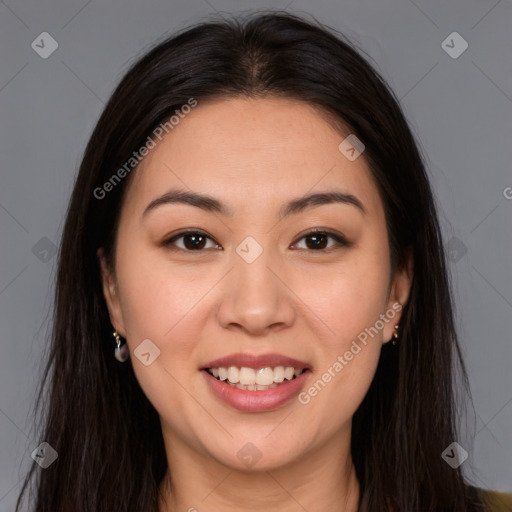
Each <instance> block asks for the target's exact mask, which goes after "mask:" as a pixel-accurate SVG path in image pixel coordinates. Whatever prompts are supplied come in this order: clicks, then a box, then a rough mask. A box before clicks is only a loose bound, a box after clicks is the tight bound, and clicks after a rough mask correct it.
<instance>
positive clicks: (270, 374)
mask: <svg viewBox="0 0 512 512" xmlns="http://www.w3.org/2000/svg"><path fill="white" fill-rule="evenodd" d="M205 371H207V372H208V373H209V374H210V375H211V376H213V377H215V378H216V379H217V380H219V381H221V382H224V383H225V384H227V385H228V386H231V387H234V388H237V389H242V390H244V391H266V390H268V389H274V388H277V387H279V386H281V385H282V384H283V383H284V384H285V383H286V382H290V381H292V380H294V379H296V378H297V377H299V376H300V375H301V374H302V373H304V372H307V371H310V370H309V369H307V368H294V367H293V366H275V367H270V366H266V367H263V368H258V369H256V370H255V369H253V368H247V367H245V366H242V367H238V366H229V367H226V366H220V367H218V368H205Z"/></svg>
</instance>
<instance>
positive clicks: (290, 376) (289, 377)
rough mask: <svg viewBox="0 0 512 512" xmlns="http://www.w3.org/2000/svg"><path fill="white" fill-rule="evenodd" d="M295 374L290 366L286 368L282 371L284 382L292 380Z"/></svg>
mask: <svg viewBox="0 0 512 512" xmlns="http://www.w3.org/2000/svg"><path fill="white" fill-rule="evenodd" d="M294 374H295V371H294V369H293V368H292V367H291V366H287V367H286V368H285V369H284V378H285V379H286V380H292V379H293V376H294Z"/></svg>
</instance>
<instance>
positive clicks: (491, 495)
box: [480, 489, 512, 512]
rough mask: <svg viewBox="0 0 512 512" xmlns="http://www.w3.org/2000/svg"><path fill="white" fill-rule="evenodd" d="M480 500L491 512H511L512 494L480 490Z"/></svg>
mask: <svg viewBox="0 0 512 512" xmlns="http://www.w3.org/2000/svg"><path fill="white" fill-rule="evenodd" d="M480 493H481V495H482V499H483V500H484V501H485V503H486V504H487V505H488V507H489V510H490V511H492V512H512V493H505V492H497V491H487V490H485V489H480Z"/></svg>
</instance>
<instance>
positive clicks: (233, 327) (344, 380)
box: [98, 97, 412, 512]
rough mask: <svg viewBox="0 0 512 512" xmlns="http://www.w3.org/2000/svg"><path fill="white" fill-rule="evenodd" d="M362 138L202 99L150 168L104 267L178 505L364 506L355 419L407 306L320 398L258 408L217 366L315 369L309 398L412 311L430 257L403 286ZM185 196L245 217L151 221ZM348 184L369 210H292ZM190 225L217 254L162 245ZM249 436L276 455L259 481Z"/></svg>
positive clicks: (294, 112) (178, 214) (283, 110)
mask: <svg viewBox="0 0 512 512" xmlns="http://www.w3.org/2000/svg"><path fill="white" fill-rule="evenodd" d="M347 135H348V132H347V133H345V134H341V133H340V132H339V131H338V130H335V129H334V128H333V127H332V125H331V124H330V123H328V122H327V119H326V117H325V116H324V115H321V113H319V112H318V111H317V110H316V109H314V108H312V107H311V106H308V105H307V104H305V103H302V102H299V101H293V100H285V99H282V98H281V99H277V98H270V97H267V98H264V99H261V98H259V99H247V98H231V99H223V100H217V101H210V102H199V104H198V106H197V107H196V108H194V109H193V110H192V112H191V113H190V114H188V115H187V116H186V117H185V118H184V119H182V120H181V121H180V123H179V125H177V126H176V127H175V128H174V129H173V130H172V131H171V132H170V133H169V134H168V135H166V136H165V138H163V140H162V141H161V142H159V143H158V145H157V146H156V147H155V148H154V149H153V150H151V151H150V153H149V155H148V156H147V157H146V158H145V159H144V160H143V162H142V163H141V164H140V166H139V168H138V169H137V170H136V171H133V172H134V173H135V175H134V176H133V181H132V182H131V183H130V185H129V187H128V190H127V194H126V197H125V201H124V204H123V207H122V211H121V218H120V224H119V230H118V234H117V246H116V254H115V269H109V268H107V265H106V264H105V260H104V258H103V254H102V251H101V250H100V251H99V252H98V256H99V258H100V260H101V263H102V279H103V290H104V295H105V299H106V302H107V306H108V309H109V313H110V318H111V321H112V325H113V326H114V327H115V329H116V330H117V331H118V332H119V334H120V335H121V336H122V337H124V338H126V341H127V343H128V346H129V349H130V354H131V364H133V367H134V371H135V373H136V376H137V379H138V381H139V382H140V385H141V387H142V389H143V390H144V392H145V393H146V395H147V396H148V398H149V400H150V401H151V403H152V404H153V405H154V407H155V408H156V410H157V411H158V413H159V415H160V422H161V426H162V433H163V436H164V441H165V447H166V455H167V459H168V462H169V468H170V471H169V473H168V475H167V477H166V479H165V480H164V483H163V485H162V486H161V492H162V497H163V498H165V500H164V499H163V498H162V500H161V504H160V510H161V511H187V510H197V511H198V512H201V511H203V510H208V511H210V512H216V511H224V510H247V511H250V510H255V511H256V510H258V511H260V510H262V508H264V509H265V510H269V511H279V512H288V511H296V510H302V508H301V506H302V507H304V508H305V509H307V510H308V511H310V512H316V511H324V510H339V509H342V508H341V507H342V506H343V505H345V504H346V506H345V508H344V510H346V511H353V510H356V508H357V502H358V499H359V484H358V482H357V479H356V477H355V472H354V468H353V463H352V459H351V455H350V437H351V420H352V416H353V414H354V412H355V411H356V410H357V408H358V406H359V405H360V403H361V401H362V400H363V398H364V396H365V394H366V392H367V390H368V388H369V386H370V383H371V381H372V378H373V376H374V373H375V370H376V367H377V363H378V359H379V354H380V350H381V348H382V344H383V343H386V342H388V341H389V340H391V339H392V336H393V332H394V325H395V324H396V323H398V322H399V320H400V314H401V313H400V312H398V313H397V314H396V316H395V317H394V319H393V320H392V321H389V322H387V323H385V324H384V328H383V329H381V330H379V332H378V334H377V335H375V336H374V337H373V338H372V337H369V338H368V343H367V345H366V346H363V345H361V346H362V350H361V351H360V352H359V353H357V355H355V356H354V358H353V359H352V360H351V361H350V362H349V363H348V364H347V365H346V366H344V368H343V370H342V371H340V372H339V373H336V376H335V377H333V378H332V380H331V382H329V383H328V384H327V385H326V386H325V387H324V388H323V389H322V390H321V391H320V392H319V393H318V394H317V395H316V396H315V397H314V398H312V399H311V401H310V402H309V403H307V404H301V403H299V402H298V400H297V397H294V398H293V399H292V400H291V401H289V402H288V403H286V404H285V405H283V406H281V407H279V408H277V409H275V410H273V411H266V412H257V413H255V412H240V411H238V410H236V409H234V408H231V407H230V406H228V405H227V404H225V403H224V402H222V401H220V400H219V399H217V398H216V397H215V396H214V395H213V394H212V392H211V390H210V388H209V386H208V385H207V383H206V382H205V379H204V376H203V375H202V374H201V372H200V371H199V369H200V368H201V367H202V365H204V364H205V363H207V362H209V361H211V360H214V359H217V358H219V357H223V356H226V355H229V354H232V353H237V352H246V353H251V354H256V355H259V354H265V353H279V354H282V355H285V356H289V357H293V358H296V359H299V360H301V361H305V362H307V363H308V364H309V365H310V366H311V367H312V370H313V371H312V373H311V374H310V375H309V376H308V381H307V382H306V384H305V386H304V388H303V389H305V390H307V389H308V388H309V387H310V386H311V385H312V384H313V383H314V382H315V381H317V380H318V379H319V378H320V377H321V376H322V374H324V373H325V372H326V371H327V369H328V368H329V367H332V366H333V364H334V363H335V361H336V360H337V357H338V356H339V355H343V354H344V353H345V352H346V351H347V350H349V348H350V346H351V343H352V341H353V340H355V339H357V336H358V334H360V333H361V332H362V331H364V329H365V328H367V327H369V326H373V325H374V324H375V322H376V320H378V318H379V315H381V314H383V313H385V312H386V311H388V310H390V309H392V306H393V304H395V305H396V303H397V302H399V303H400V304H402V305H405V303H406V302H407V298H408V294H409V288H410V281H411V276H412V262H411V261H410V259H409V260H408V262H407V265H404V266H403V267H401V268H399V269H398V270H397V271H396V272H395V274H394V275H393V276H391V275H390V273H391V270H390V258H389V245H388V238H387V230H386V223H385V217H384V210H383V205H382V201H381V199H380V197H379V193H378V189H377V187H376V184H375V183H374V181H373V178H372V175H371V173H370V171H369V169H368V166H367V164H366V162H365V159H364V154H363V155H362V156H361V157H359V158H357V159H356V160H355V161H349V160H348V159H347V158H346V157H345V156H344V155H343V154H342V153H341V152H340V151H339V149H338V145H339V144H340V142H341V141H342V140H343V139H344V138H345V136H347ZM172 188H180V189H183V190H192V191H194V192H200V193H206V194H209V195H211V196H214V197H215V198H217V199H219V200H220V201H222V202H223V203H225V204H226V205H227V206H228V207H229V208H231V209H232V210H233V212H234V213H233V216H232V217H229V216H222V215H220V214H218V213H212V212H206V211H203V210H200V209H199V208H197V207H194V206H191V205H184V204H167V205H161V206H159V207H157V208H155V209H154V210H152V211H151V212H149V213H148V214H147V215H145V216H144V218H143V217H142V212H143V211H144V209H145V208H146V206H147V205H148V204H149V203H150V202H151V201H152V200H154V199H155V198H157V197H159V196H161V195H162V194H164V193H165V192H167V191H168V190H170V189H172ZM331 190H341V191H343V192H346V193H350V194H352V195H354V196H356V197H357V198H358V199H359V200H360V201H361V202H362V204H363V205H364V208H365V210H366V213H362V212H361V211H360V210H358V209H357V208H356V207H354V206H353V205H349V204H339V203H333V204H327V205H321V206H318V207H315V208H311V209H308V210H305V211H303V212H301V213H298V214H295V215H290V216H288V217H285V218H282V219H280V217H279V210H280V208H281V205H282V204H283V203H285V202H287V201H289V200H291V199H295V198H298V197H302V196H303V195H305V194H306V193H312V192H320V191H322V192H325V191H331ZM188 228H196V229H200V230H201V231H205V232H206V234H207V235H208V236H209V237H210V238H209V239H206V245H204V244H203V246H204V248H202V249H200V250H196V251H193V244H191V243H190V239H188V240H187V239H186V238H180V239H177V240H176V241H175V243H174V247H175V250H174V251H173V250H172V249H171V248H172V247H173V246H172V245H171V246H169V247H165V246H162V242H163V241H164V240H167V239H169V238H171V236H172V235H175V234H177V233H178V232H179V231H181V230H184V229H188ZM312 228H325V229H326V230H329V231H334V232H338V233H340V234H342V235H344V236H345V237H346V238H347V239H348V241H349V242H350V243H351V245H350V246H348V247H344V246H339V247H338V248H335V247H336V246H337V244H336V241H335V240H333V239H331V238H327V239H326V240H325V241H324V242H323V243H324V245H322V247H326V246H328V247H327V249H325V250H321V249H316V248H315V246H314V243H311V239H310V238H309V239H308V238H304V236H305V235H306V234H308V232H309V231H310V230H311V229H312ZM247 236H251V237H253V238H254V239H255V240H256V241H257V242H258V243H259V245H260V246H261V247H262V248H263V252H262V254H261V255H260V256H259V257H258V258H257V259H256V260H255V261H254V262H252V263H247V262H246V261H245V260H244V259H242V258H241V257H240V256H239V254H237V252H236V248H237V246H238V245H239V244H240V243H241V242H242V241H243V240H244V239H245V238H246V237H247ZM308 240H309V243H308ZM192 242H193V241H192ZM184 244H187V245H184ZM191 246H192V249H190V247H191ZM203 246H201V247H203ZM184 247H189V249H188V252H186V251H187V249H185V248H184ZM329 247H333V249H329ZM180 248H181V249H180ZM146 338H149V339H150V340H152V342H153V343H154V344H155V345H156V346H158V348H159V349H160V356H159V357H158V358H157V359H156V360H155V361H154V362H153V363H152V364H151V365H150V366H145V365H143V364H142V363H141V362H140V361H139V360H138V359H137V358H136V357H135V356H134V354H133V351H134V350H135V349H136V347H137V346H138V345H139V344H140V343H141V342H142V340H144V339H146ZM125 364H130V363H125ZM134 442H136V440H134ZM247 442H251V443H252V444H254V445H255V446H256V447H257V449H258V450H259V452H260V453H261V459H260V460H259V461H258V462H257V464H255V465H254V466H253V467H252V468H249V469H248V468H247V466H246V465H245V463H244V462H243V461H242V460H240V459H239V458H238V457H237V452H238V451H239V450H240V449H241V448H242V447H243V446H244V445H245V444H246V443H247ZM169 475H172V479H171V478H169ZM312 482H314V485H311V483H312Z"/></svg>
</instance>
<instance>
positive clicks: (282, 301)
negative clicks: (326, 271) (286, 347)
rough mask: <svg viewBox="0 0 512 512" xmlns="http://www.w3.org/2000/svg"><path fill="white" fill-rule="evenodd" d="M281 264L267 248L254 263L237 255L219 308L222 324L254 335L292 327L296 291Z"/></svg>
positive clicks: (224, 285)
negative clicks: (273, 258)
mask: <svg viewBox="0 0 512 512" xmlns="http://www.w3.org/2000/svg"><path fill="white" fill-rule="evenodd" d="M286 281H287V279H286V276H285V275H284V273H283V270H282V269H280V266H279V265H278V264H277V263H276V262H275V261H272V260H271V258H270V257H269V256H268V255H267V252H266V251H263V252H262V254H261V255H260V256H259V257H258V258H257V259H256V260H255V261H253V262H252V263H248V262H246V261H245V260H244V259H243V258H241V257H239V256H238V255H235V256H234V268H233V269H232V271H231V272H229V273H228V275H227V276H226V279H225V280H224V283H223V287H222V299H221V303H220V305H219V307H218V310H217V315H218V321H219V323H220V324H221V326H222V327H224V328H225V329H230V330H240V331H242V332H245V333H246V334H249V335H253V336H261V335H265V334H269V333H270V332H274V331H279V330H281V329H285V328H286V327H290V326H291V325H292V324H293V322H294V320H295V315H296V307H295V305H294V298H295V296H294V294H293V292H292V290H291V289H290V288H289V286H287V283H286Z"/></svg>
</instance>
